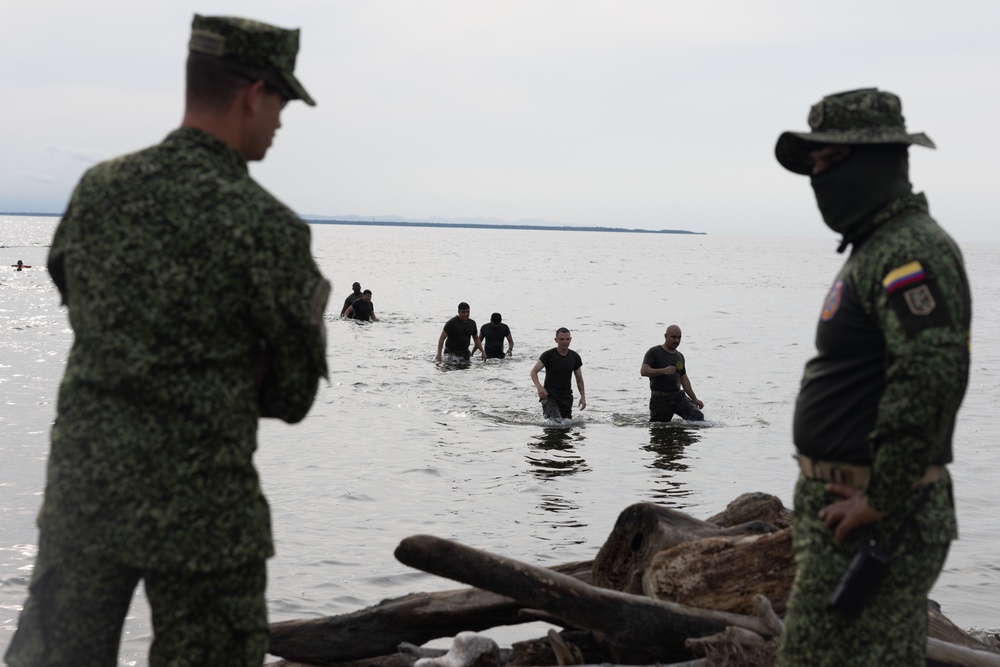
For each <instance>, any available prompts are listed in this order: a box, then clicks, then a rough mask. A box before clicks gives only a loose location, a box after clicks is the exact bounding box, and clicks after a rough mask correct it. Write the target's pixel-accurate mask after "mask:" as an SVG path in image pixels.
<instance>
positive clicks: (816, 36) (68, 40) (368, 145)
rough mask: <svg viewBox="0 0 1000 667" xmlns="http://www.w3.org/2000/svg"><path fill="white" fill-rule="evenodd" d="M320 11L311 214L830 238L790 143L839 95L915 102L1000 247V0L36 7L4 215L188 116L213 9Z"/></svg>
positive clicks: (7, 19) (296, 170)
mask: <svg viewBox="0 0 1000 667" xmlns="http://www.w3.org/2000/svg"><path fill="white" fill-rule="evenodd" d="M195 12H198V13H202V14H236V15H242V16H247V17H249V18H254V19H258V20H262V21H266V22H269V23H274V24H276V25H280V26H282V27H298V28H301V29H302V39H301V49H300V51H299V58H298V65H297V68H296V73H297V75H298V77H299V79H300V80H301V81H302V82H303V84H304V85H305V87H306V89H307V90H308V91H309V92H310V94H311V95H312V96H313V97H314V98H315V99H316V101H317V103H318V106H316V107H315V108H311V107H307V106H306V105H305V104H303V103H301V102H293V103H292V104H290V105H289V106H288V108H287V109H286V110H285V111H284V113H283V116H282V122H283V123H284V126H283V127H282V128H281V129H280V130H279V132H278V136H277V138H276V140H275V144H274V146H273V147H272V149H271V151H270V153H269V154H268V156H267V159H266V160H265V161H264V162H263V163H258V164H254V165H253V166H252V167H251V170H252V173H253V174H254V176H255V178H257V180H259V181H260V182H261V183H262V184H263V185H264V187H266V188H267V189H268V190H270V191H271V192H272V193H274V194H275V195H276V196H277V197H278V198H279V199H281V200H282V201H284V202H285V203H287V204H288V205H289V206H291V207H292V208H293V209H295V210H296V211H297V212H299V213H301V214H314V215H328V216H333V217H336V216H340V215H360V216H367V217H374V218H380V217H384V216H387V215H398V216H404V217H407V218H412V219H430V218H433V217H444V218H472V217H482V218H498V219H501V220H504V221H507V222H517V221H522V220H544V221H548V222H551V223H555V224H565V225H585V226H609V227H627V228H646V229H688V230H694V231H702V232H707V233H709V234H727V235H728V234H735V235H767V236H823V235H830V236H832V235H833V234H832V232H830V231H829V230H827V229H826V228H825V227H824V226H823V223H822V221H821V219H820V217H819V214H818V213H817V212H816V209H815V203H814V201H813V198H812V191H811V189H810V187H809V183H808V179H807V178H805V177H801V176H796V175H793V174H791V173H789V172H786V171H784V170H783V169H782V168H781V167H780V166H779V165H778V163H777V162H776V161H775V159H774V154H773V149H774V142H775V140H776V138H777V136H778V135H779V134H780V133H781V132H782V131H784V130H790V129H795V130H807V129H808V126H807V124H806V116H807V114H808V112H809V107H810V106H811V105H812V104H813V103H814V102H816V101H818V100H819V99H820V98H821V97H822V96H823V95H825V94H829V93H833V92H839V91H843V90H848V89H853V88H861V87H870V86H877V87H879V88H882V89H885V90H890V91H893V92H895V93H897V94H899V95H900V96H901V97H902V100H903V112H904V114H905V116H906V120H907V126H908V128H909V130H910V131H911V132H916V131H923V132H926V133H927V134H928V135H929V136H930V137H931V138H932V139H933V140H934V141H935V143H937V146H938V150H936V151H935V150H928V149H924V148H920V147H914V148H912V149H911V151H910V153H911V177H912V181H913V183H914V186H915V188H916V189H917V190H923V191H925V192H926V193H927V195H928V197H929V199H930V204H931V212H932V214H934V215H935V217H937V219H938V220H939V221H940V222H941V223H942V225H943V226H944V227H945V228H946V229H948V230H949V231H950V232H951V233H952V234H953V235H954V236H955V237H956V238H957V239H958V240H959V241H1000V225H998V224H997V222H998V220H997V217H998V211H1000V208H998V206H997V204H996V200H995V199H994V197H993V196H992V195H990V194H989V193H990V192H992V191H993V189H994V188H996V187H997V177H998V173H997V167H996V165H995V164H994V162H993V155H994V154H995V153H997V151H998V139H1000V130H998V128H1000V120H998V116H1000V2H996V1H995V0H979V1H977V2H966V1H963V0H950V1H949V2H942V1H941V0H909V1H908V2H902V1H901V0H892V1H883V0H866V1H854V0H840V1H839V2H810V1H804V0H753V1H749V0H724V1H723V0H720V1H712V0H702V1H701V2H690V1H686V2H680V1H673V0H641V1H639V0H495V1H486V0H427V1H421V0H352V1H350V2H348V1H347V0H282V1H281V2H277V1H275V0H270V1H264V0H239V1H236V0H232V1H229V0H201V1H200V2H191V1H189V0H169V1H168V0H86V1H85V2H71V1H69V0H60V1H55V0H30V2H29V1H25V2H3V3H2V4H0V26H2V27H3V38H2V40H0V62H2V67H0V91H2V93H0V100H2V102H0V118H2V119H3V132H2V134H0V210H3V211H51V212H59V211H62V210H63V208H64V207H65V204H66V202H67V200H68V198H69V194H70V192H71V190H72V188H73V185H74V184H75V182H76V180H77V179H78V178H79V177H80V175H81V173H82V172H83V170H85V169H86V168H87V167H88V166H90V165H92V164H94V163H95V162H96V161H99V160H102V159H105V158H108V157H112V156H115V155H119V154H121V153H125V152H131V151H133V150H136V149H138V148H142V147H144V146H147V145H150V144H153V143H156V142H158V141H159V140H160V139H162V137H163V136H164V135H166V134H167V132H169V131H170V130H171V129H173V128H175V127H176V126H177V125H178V124H179V122H180V119H181V114H182V108H183V104H182V102H183V88H184V81H183V64H184V58H185V55H186V50H187V40H188V36H189V33H190V24H191V17H192V15H193V14H194V13H195Z"/></svg>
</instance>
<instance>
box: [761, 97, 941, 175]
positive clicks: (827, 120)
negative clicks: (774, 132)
mask: <svg viewBox="0 0 1000 667" xmlns="http://www.w3.org/2000/svg"><path fill="white" fill-rule="evenodd" d="M809 127H810V128H812V130H811V131H810V132H785V133H783V134H782V135H781V136H780V137H778V143H777V144H776V145H775V147H774V155H775V157H777V158H778V162H780V163H781V165H782V166H783V167H784V168H785V169H788V170H789V171H793V172H795V173H797V174H808V173H809V172H810V170H811V165H810V163H809V155H808V152H809V151H810V150H814V149H815V148H816V144H907V145H909V144H917V145H920V146H926V147H927V148H934V142H933V141H931V139H930V137H928V136H927V135H926V134H924V133H922V132H918V133H915V134H910V133H908V132H907V131H906V122H905V120H904V119H903V106H902V103H901V102H900V100H899V97H897V96H896V95H893V94H892V93H889V92H885V91H880V90H878V89H877V88H862V89H860V90H850V91H847V92H845V93H836V94H834V95H827V96H826V97H824V98H823V99H822V100H821V101H819V102H817V103H816V104H814V105H813V107H812V109H811V110H810V111H809Z"/></svg>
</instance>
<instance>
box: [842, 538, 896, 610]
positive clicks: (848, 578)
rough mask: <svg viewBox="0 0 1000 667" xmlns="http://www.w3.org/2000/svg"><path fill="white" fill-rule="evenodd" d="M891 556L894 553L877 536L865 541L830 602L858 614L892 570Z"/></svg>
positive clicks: (845, 571)
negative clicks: (880, 544)
mask: <svg viewBox="0 0 1000 667" xmlns="http://www.w3.org/2000/svg"><path fill="white" fill-rule="evenodd" d="M891 560H892V556H890V555H889V553H888V552H886V551H883V550H882V549H879V548H878V545H876V544H875V541H874V540H872V541H871V542H869V543H868V544H864V545H862V546H861V548H860V549H858V552H857V553H856V554H854V558H853V559H852V560H851V564H850V565H848V566H847V569H846V570H844V574H843V575H842V576H841V577H840V581H839V582H837V588H836V589H834V591H833V595H831V596H830V606H831V607H833V608H834V609H836V610H837V611H839V612H840V613H842V614H844V615H845V616H847V617H849V618H857V617H858V616H859V615H860V614H861V610H862V609H864V606H865V603H866V602H868V599H869V598H870V597H871V596H872V594H873V593H874V592H875V590H876V589H877V588H878V585H879V584H880V583H882V580H883V579H885V575H886V574H888V573H889V562H890V561H891Z"/></svg>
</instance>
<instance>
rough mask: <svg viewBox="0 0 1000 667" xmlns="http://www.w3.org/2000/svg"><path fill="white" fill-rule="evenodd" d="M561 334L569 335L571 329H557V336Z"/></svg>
mask: <svg viewBox="0 0 1000 667" xmlns="http://www.w3.org/2000/svg"><path fill="white" fill-rule="evenodd" d="M561 333H569V329H567V328H566V327H559V328H558V329H556V335H557V336H558V335H559V334H561Z"/></svg>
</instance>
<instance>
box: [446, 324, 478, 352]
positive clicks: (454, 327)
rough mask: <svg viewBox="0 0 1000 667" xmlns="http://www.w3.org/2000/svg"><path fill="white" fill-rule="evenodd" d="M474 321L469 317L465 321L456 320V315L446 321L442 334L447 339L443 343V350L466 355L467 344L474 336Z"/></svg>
mask: <svg viewBox="0 0 1000 667" xmlns="http://www.w3.org/2000/svg"><path fill="white" fill-rule="evenodd" d="M476 331H477V329H476V321H475V320H474V319H472V318H471V317H470V318H469V319H467V320H466V321H464V322H463V321H462V320H460V319H458V315H456V316H455V317H453V318H451V319H450V320H448V322H447V324H445V325H444V332H445V333H446V334H448V338H446V339H445V341H444V349H445V350H447V351H449V352H458V353H463V354H464V353H468V351H469V343H470V342H471V340H472V337H473V336H475V335H476Z"/></svg>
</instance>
